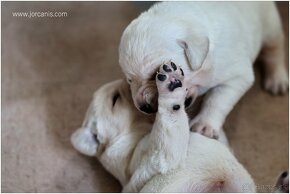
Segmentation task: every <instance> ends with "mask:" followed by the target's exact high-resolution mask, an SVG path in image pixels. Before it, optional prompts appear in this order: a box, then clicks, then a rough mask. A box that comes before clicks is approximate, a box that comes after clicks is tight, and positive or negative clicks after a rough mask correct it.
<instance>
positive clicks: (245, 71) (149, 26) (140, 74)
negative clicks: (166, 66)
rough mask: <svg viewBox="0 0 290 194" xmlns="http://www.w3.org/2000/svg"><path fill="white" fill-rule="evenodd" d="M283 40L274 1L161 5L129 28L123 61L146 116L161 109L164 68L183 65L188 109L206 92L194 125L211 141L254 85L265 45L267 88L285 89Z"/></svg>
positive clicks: (121, 49) (275, 91) (121, 51)
mask: <svg viewBox="0 0 290 194" xmlns="http://www.w3.org/2000/svg"><path fill="white" fill-rule="evenodd" d="M284 42H285V40H284V35H283V31H282V26H281V21H280V18H279V14H278V11H277V9H276V7H275V4H274V2H161V3H156V4H155V5H154V6H152V7H151V8H150V9H149V10H148V11H146V12H144V13H142V14H141V15H140V16H139V17H138V18H137V19H135V20H133V21H132V22H131V24H130V25H129V26H128V27H127V28H126V29H125V31H124V33H123V35H122V38H121V41H120V46H119V63H120V65H121V68H122V70H123V72H124V74H125V76H126V78H127V81H128V82H129V84H130V87H131V91H132V97H133V100H134V104H135V106H136V107H137V108H138V109H139V110H141V111H143V112H145V113H153V112H156V111H157V107H158V105H157V88H156V84H155V81H154V77H155V73H156V71H157V69H158V68H159V66H160V65H161V64H163V63H164V62H168V61H171V62H173V63H176V64H179V65H180V66H181V67H182V69H183V70H184V74H185V81H184V84H185V86H186V87H187V88H188V94H187V100H186V102H185V104H186V106H189V105H190V104H192V102H193V101H194V99H195V97H196V96H200V95H203V94H204V93H207V94H206V96H205V100H204V102H203V104H202V108H201V111H200V112H199V114H198V115H197V116H196V117H195V118H194V119H193V120H191V122H190V127H192V130H193V131H196V132H199V133H202V134H204V135H206V136H209V137H213V136H215V135H219V133H220V129H221V128H222V125H223V123H224V120H225V118H226V116H227V115H228V114H229V112H230V111H231V110H232V108H233V106H234V105H235V104H236V103H237V102H238V100H239V99H240V98H241V96H243V95H244V93H245V92H246V91H247V90H248V89H249V88H250V87H251V85H252V84H253V82H254V74H253V67H252V65H253V63H254V61H255V59H256V58H257V56H258V53H259V52H260V50H261V49H262V48H263V55H262V57H263V60H264V68H265V69H264V72H265V82H264V87H265V89H266V90H268V91H270V92H271V93H273V94H279V93H281V94H283V93H286V92H287V89H288V76H287V72H286V68H285V53H284ZM152 78H153V79H152Z"/></svg>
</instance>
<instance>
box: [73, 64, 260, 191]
mask: <svg viewBox="0 0 290 194" xmlns="http://www.w3.org/2000/svg"><path fill="white" fill-rule="evenodd" d="M159 71H160V72H159V74H158V75H157V76H156V82H157V88H158V92H159V98H158V112H157V113H156V118H155V121H154V122H153V119H152V117H151V116H149V117H148V116H145V115H143V114H142V113H140V112H139V111H138V110H137V109H136V108H135V107H134V105H133V102H132V100H131V98H130V89H129V86H128V85H126V83H125V81H122V80H118V81H115V82H111V83H109V84H106V85H104V86H103V87H101V88H100V89H99V90H98V91H97V92H96V93H95V94H94V98H93V101H92V103H91V105H90V107H89V109H88V111H87V114H86V118H85V121H84V123H83V126H82V127H81V128H79V129H78V130H77V131H76V132H74V134H73V135H72V137H71V142H72V144H73V146H74V147H75V148H76V149H77V150H78V151H80V152H81V153H83V154H86V155H89V156H96V157H97V158H98V159H99V161H100V162H101V163H102V165H103V166H104V167H105V168H106V169H107V170H108V171H109V172H110V173H111V174H113V175H114V176H115V177H116V178H117V179H118V180H119V181H120V183H121V184H122V186H123V187H124V189H123V191H124V192H139V191H142V192H218V191H222V192H225V191H229V192H255V186H254V182H253V180H252V178H251V177H250V175H249V174H248V172H247V171H246V170H245V169H244V168H243V166H242V165H241V164H240V163H239V162H238V161H237V160H236V159H235V157H234V156H233V155H232V153H231V152H230V151H229V149H228V148H227V147H226V146H225V145H223V144H222V143H220V142H218V141H216V140H212V139H209V138H206V137H203V136H201V135H199V134H197V133H189V130H188V128H189V126H188V118H187V115H186V113H185V109H184V104H183V102H184V99H185V96H186V94H187V91H186V88H185V86H184V82H183V75H182V74H183V73H182V71H181V70H180V69H179V68H178V67H176V66H175V65H174V64H171V63H168V64H166V65H164V66H162V67H161V68H160V70H159ZM150 130H151V131H150ZM144 185H145V186H144Z"/></svg>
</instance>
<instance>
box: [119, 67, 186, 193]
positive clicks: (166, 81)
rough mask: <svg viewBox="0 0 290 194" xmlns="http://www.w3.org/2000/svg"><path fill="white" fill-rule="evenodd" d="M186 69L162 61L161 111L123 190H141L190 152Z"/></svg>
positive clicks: (159, 103) (159, 102)
mask: <svg viewBox="0 0 290 194" xmlns="http://www.w3.org/2000/svg"><path fill="white" fill-rule="evenodd" d="M183 76H184V75H183V72H182V70H181V69H180V68H178V67H177V66H176V65H175V64H174V63H169V64H165V65H162V66H161V67H160V70H159V73H158V74H157V76H156V84H157V88H158V92H159V97H158V112H157V114H156V119H155V122H154V125H153V128H152V131H151V133H150V138H149V143H148V144H149V145H148V150H147V151H146V153H145V154H144V155H143V159H142V160H141V163H140V166H139V167H138V168H137V169H136V170H135V172H134V173H133V175H132V177H131V178H130V181H129V183H128V184H127V185H126V186H125V187H124V189H123V192H138V191H140V189H142V187H143V186H144V185H145V184H146V182H147V181H148V180H150V179H151V178H152V177H153V176H154V175H156V174H158V173H166V172H168V171H169V170H171V169H174V168H176V167H178V165H180V164H181V163H182V161H184V159H185V157H186V154H187V147H188V139H189V125H188V118H187V114H186V112H185V109H184V101H185V97H186V94H187V89H186V88H185V87H184V84H183Z"/></svg>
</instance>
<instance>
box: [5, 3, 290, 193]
mask: <svg viewBox="0 0 290 194" xmlns="http://www.w3.org/2000/svg"><path fill="white" fill-rule="evenodd" d="M136 5H137V4H133V3H129V2H2V7H1V9H2V24H1V25H2V53H1V54H2V138H1V144H2V169H1V171H2V179H1V181H2V192H119V191H120V190H121V187H120V185H119V183H118V181H116V180H115V179H114V178H113V177H112V176H111V175H110V174H108V173H107V172H106V171H105V170H104V169H103V168H102V166H101V165H100V164H99V163H98V162H97V161H96V160H95V159H93V158H88V157H85V156H82V155H81V154H79V153H77V152H76V151H75V150H74V149H73V148H72V146H71V144H70V142H69V137H70V134H71V133H72V132H73V131H74V130H75V129H76V128H78V127H79V126H80V125H81V123H82V120H83V117H84V114H85V111H86V109H87V107H88V104H89V102H90V100H91V96H92V94H93V92H94V91H95V90H96V89H97V88H98V87H99V86H101V85H103V84H104V83H106V82H109V81H112V80H115V79H117V78H120V77H122V73H121V69H120V67H119V66H118V43H119V40H120V36H121V34H122V31H123V30H124V29H125V27H126V26H127V25H128V24H129V22H130V21H131V20H132V19H133V18H135V17H136V16H137V15H138V14H139V12H140V9H139V8H138V6H136ZM279 9H280V12H281V16H282V18H283V24H284V29H285V33H286V34H287V35H288V2H283V3H279ZM15 11H22V12H23V11H53V12H54V11H66V12H67V13H68V16H67V17H62V18H30V19H29V18H20V17H13V16H12V12H15ZM287 43H288V37H287V41H286V43H285V44H287ZM286 46H287V49H288V44H287V45H286ZM287 53H288V50H287ZM287 60H288V58H287ZM287 64H288V63H287ZM258 71H259V65H258V64H257V65H256V72H257V80H256V82H255V85H254V86H253V87H252V88H251V89H250V91H249V92H248V93H247V94H246V95H245V96H244V97H243V98H242V99H241V101H240V102H239V103H238V105H237V106H236V107H235V108H234V110H233V111H232V112H231V114H230V115H229V117H228V119H227V121H226V124H225V129H226V131H227V133H228V137H229V139H230V142H231V144H232V147H233V149H234V151H235V154H236V156H237V158H238V159H239V160H240V161H241V162H242V163H243V164H244V165H245V167H246V168H247V169H248V170H249V172H250V174H251V175H252V176H253V177H254V179H255V181H256V183H257V185H258V190H259V191H269V190H268V189H269V187H270V186H271V185H273V183H274V181H275V179H276V176H278V174H279V173H280V172H281V171H282V170H284V169H288V153H289V150H288V118H289V116H288V115H289V112H288V104H289V102H288V95H287V96H283V97H272V96H271V95H269V94H267V93H265V92H264V91H263V90H262V89H261V87H260V85H261V81H260V78H259V77H260V76H259V74H258Z"/></svg>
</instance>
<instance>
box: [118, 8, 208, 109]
mask: <svg viewBox="0 0 290 194" xmlns="http://www.w3.org/2000/svg"><path fill="white" fill-rule="evenodd" d="M177 23H178V25H177ZM160 24H162V25H160ZM196 34H198V35H197V36H195V35H196ZM199 34H200V32H191V31H190V32H189V30H188V25H186V24H184V23H183V22H181V21H178V22H176V23H175V22H168V21H167V20H163V18H159V17H157V16H156V17H155V16H154V17H153V18H152V17H151V16H150V13H149V12H148V13H144V14H142V15H141V16H140V17H139V18H137V19H136V20H134V21H133V22H132V23H131V24H130V25H129V26H128V27H127V28H126V30H125V31H124V33H123V35H122V38H121V42H120V46H119V63H120V66H121V68H122V70H123V72H124V74H125V76H126V78H127V81H128V83H129V84H130V87H131V92H132V97H133V100H134V104H135V106H136V107H137V108H138V109H139V110H140V111H142V112H145V113H149V114H150V113H154V112H156V111H157V107H158V105H157V97H158V96H157V88H156V85H155V75H156V72H157V71H158V69H159V67H160V66H161V65H162V64H164V63H168V62H173V63H175V64H176V65H178V66H180V67H181V68H182V69H183V71H184V74H185V84H186V83H189V81H187V80H186V79H191V77H190V73H191V71H197V70H198V69H199V68H201V64H202V63H203V61H204V60H205V57H206V56H207V53H208V49H209V42H208V38H207V37H206V36H200V35H199ZM186 87H187V88H188V89H189V90H190V88H191V87H192V86H191V85H188V86H186ZM193 91H196V90H192V92H189V93H188V96H187V99H188V100H187V102H186V105H187V106H190V105H191V104H192V102H193V100H192V99H194V98H195V97H196V93H194V92H193ZM190 94H192V95H193V96H189V95H190ZM190 99H191V101H190Z"/></svg>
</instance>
